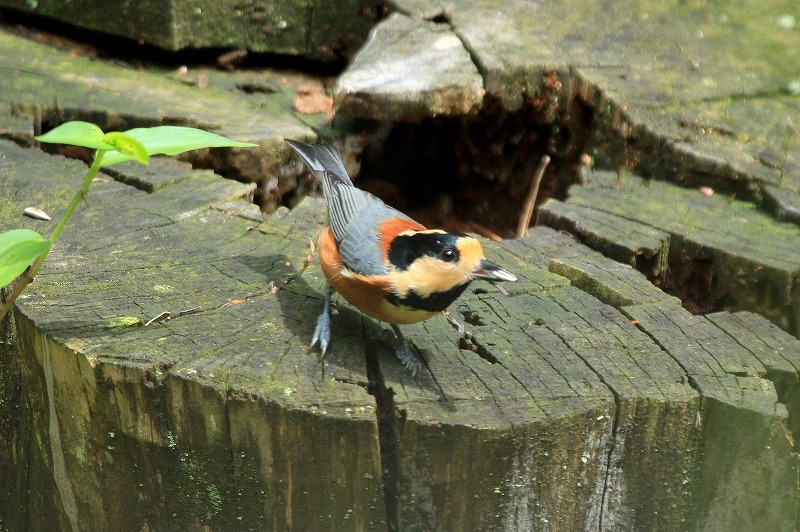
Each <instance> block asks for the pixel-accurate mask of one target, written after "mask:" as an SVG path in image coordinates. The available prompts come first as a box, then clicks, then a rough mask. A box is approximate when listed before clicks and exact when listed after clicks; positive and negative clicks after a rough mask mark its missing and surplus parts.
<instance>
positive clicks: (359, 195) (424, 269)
mask: <svg viewBox="0 0 800 532" xmlns="http://www.w3.org/2000/svg"><path fill="white" fill-rule="evenodd" d="M286 142H287V143H289V145H290V146H291V147H292V148H294V150H295V151H296V152H297V153H298V154H299V155H300V157H301V158H302V159H303V162H305V164H306V166H308V168H309V169H310V170H311V171H312V172H313V174H314V177H316V179H317V180H318V181H319V182H320V183H321V185H322V192H323V194H324V195H325V199H326V200H327V202H328V218H329V225H330V227H328V228H326V229H325V230H324V231H323V232H322V234H321V235H320V237H319V261H320V264H321V266H322V271H323V273H324V274H325V277H326V278H327V280H328V284H329V286H328V290H327V293H326V296H325V306H324V308H323V309H322V314H321V315H320V316H319V318H318V319H317V326H316V329H315V331H314V336H313V337H312V340H311V347H313V346H314V345H315V344H316V343H317V342H319V346H320V349H321V350H322V356H325V351H326V350H327V348H328V343H329V342H330V338H331V332H330V304H331V297H332V295H333V291H334V290H336V291H337V292H339V293H340V294H341V295H342V296H344V298H345V299H346V300H347V301H348V302H350V304H352V305H353V306H355V307H357V308H358V309H359V310H361V311H362V312H363V313H364V314H366V315H368V316H371V317H373V318H375V319H378V320H381V321H385V322H388V323H390V324H391V325H392V328H393V329H394V332H395V334H396V335H397V338H398V339H399V340H400V346H399V348H398V349H397V356H398V357H399V358H400V360H401V361H402V363H403V365H404V366H405V367H406V368H408V369H409V370H411V372H412V373H413V374H416V372H417V369H419V366H420V363H419V361H418V360H417V359H416V357H415V356H414V355H413V354H412V352H411V349H410V348H409V345H408V341H407V340H406V339H405V337H403V335H402V333H401V332H400V329H399V327H398V326H397V325H398V324H404V323H416V322H418V321H421V320H424V319H427V318H430V317H431V316H433V315H435V314H437V313H439V312H441V311H443V310H444V309H446V308H447V307H448V306H449V305H450V303H452V302H453V301H455V299H456V298H457V297H458V296H460V295H461V293H462V292H464V290H465V289H466V288H467V285H469V283H470V281H473V280H475V279H484V280H487V281H516V280H517V278H516V276H515V275H514V274H512V273H510V272H508V271H506V270H504V269H503V268H501V267H500V266H498V265H497V264H495V263H493V262H490V261H488V260H486V257H485V256H484V254H483V248H482V247H481V244H480V242H478V240H476V239H475V238H473V237H471V236H469V235H466V234H464V233H452V232H447V231H442V230H440V229H426V228H425V227H423V226H422V225H420V224H419V223H417V222H415V221H414V220H412V219H411V218H409V217H408V216H406V215H405V214H403V213H401V212H400V211H398V210H396V209H393V208H391V207H389V206H388V205H386V204H385V203H383V202H382V201H381V200H380V199H378V198H377V197H375V196H373V195H372V194H370V193H368V192H365V191H363V190H360V189H358V188H356V187H355V186H353V182H352V181H351V180H350V177H349V176H348V175H347V171H346V170H345V168H344V163H343V162H342V157H341V155H339V152H338V151H337V150H336V148H334V147H333V146H330V145H326V144H303V143H301V142H295V141H292V140H287V141H286Z"/></svg>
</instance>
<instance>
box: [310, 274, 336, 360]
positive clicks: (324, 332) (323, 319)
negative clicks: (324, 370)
mask: <svg viewBox="0 0 800 532" xmlns="http://www.w3.org/2000/svg"><path fill="white" fill-rule="evenodd" d="M332 297H333V288H331V287H330V286H329V287H328V291H327V293H326V294H325V306H324V307H323V308H322V314H320V315H319V318H317V327H316V328H315V329H314V336H312V337H311V345H310V346H309V347H314V345H315V344H316V343H317V342H319V348H320V351H322V354H321V355H320V359H323V358H325V351H327V350H328V343H329V342H330V341H331V298H332Z"/></svg>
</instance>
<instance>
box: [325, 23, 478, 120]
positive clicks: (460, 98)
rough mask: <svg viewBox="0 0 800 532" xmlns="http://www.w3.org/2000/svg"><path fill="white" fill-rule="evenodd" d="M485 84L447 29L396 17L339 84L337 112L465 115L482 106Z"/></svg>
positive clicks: (392, 116) (377, 116)
mask: <svg viewBox="0 0 800 532" xmlns="http://www.w3.org/2000/svg"><path fill="white" fill-rule="evenodd" d="M484 92H485V91H484V90H483V79H482V78H481V76H480V74H479V73H478V69H477V67H476V66H475V64H474V63H473V62H472V58H471V57H470V55H469V52H468V51H467V50H466V49H465V48H464V46H463V45H462V43H461V41H460V40H459V38H458V37H457V36H456V35H454V34H453V32H452V31H451V30H450V28H449V26H446V25H443V24H435V23H433V22H426V21H420V20H415V19H412V18H410V17H407V16H404V15H400V14H397V13H395V14H393V15H391V16H390V17H389V18H388V19H387V20H385V21H384V22H382V23H381V24H379V25H378V26H376V27H375V29H374V30H373V31H372V33H371V34H370V38H369V40H368V41H367V43H366V44H365V45H364V47H363V48H362V49H361V50H360V51H359V52H358V55H356V57H355V58H354V59H353V62H352V63H351V64H350V66H349V67H348V68H347V72H345V73H344V74H343V75H342V76H341V77H340V78H339V80H338V81H337V86H336V103H337V107H338V110H339V112H342V113H345V114H348V115H352V116H358V117H362V118H369V119H371V120H402V121H418V120H421V119H423V118H426V117H430V116H437V115H445V116H447V115H465V114H470V113H473V112H475V111H477V110H478V109H480V107H481V105H482V103H483V95H484Z"/></svg>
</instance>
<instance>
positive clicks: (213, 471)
mask: <svg viewBox="0 0 800 532" xmlns="http://www.w3.org/2000/svg"><path fill="white" fill-rule="evenodd" d="M2 150H3V155H5V157H3V158H2V159H0V160H1V161H2V162H1V163H0V164H2V169H3V174H4V175H5V176H7V177H6V179H5V180H3V182H2V186H3V193H2V196H3V197H11V198H26V199H28V198H33V199H35V198H36V197H37V193H36V191H39V193H38V194H39V195H38V197H40V198H42V201H45V200H44V198H45V196H44V194H42V193H41V191H43V190H47V191H48V194H47V196H48V197H50V198H53V200H52V201H53V202H54V203H53V205H49V204H47V203H45V207H47V208H48V209H50V210H51V211H53V214H54V215H58V214H59V211H58V208H57V207H56V201H55V198H56V197H59V196H63V195H64V194H65V193H66V191H67V190H68V186H69V184H70V183H75V182H77V180H78V179H79V173H80V171H81V169H82V165H81V164H80V163H77V162H74V161H69V160H65V159H63V158H60V157H54V156H47V155H43V154H40V153H39V152H37V151H35V150H23V149H20V148H17V147H14V146H13V145H10V144H3V145H2ZM162 164H164V165H166V166H168V165H169V164H170V163H167V162H164V163H162ZM135 169H136V167H131V168H128V169H127V172H128V173H135ZM180 171H186V172H187V173H186V175H185V176H184V177H183V178H172V179H170V180H168V181H165V182H164V183H163V184H162V186H161V187H160V188H157V189H155V190H153V191H152V192H149V193H148V192H145V191H143V190H140V189H137V188H134V187H131V186H127V185H123V184H119V183H117V182H109V183H100V184H98V185H96V188H95V189H94V190H93V191H92V194H91V195H90V197H89V200H88V203H87V204H86V205H85V206H84V207H83V208H82V209H81V211H80V212H79V213H78V215H77V219H76V220H74V224H73V225H72V226H71V228H70V230H69V231H68V232H67V233H66V235H65V240H64V241H63V242H62V243H60V244H59V245H58V246H57V247H56V248H55V249H54V250H53V257H52V258H51V260H50V261H48V263H47V265H46V267H45V268H44V270H43V271H42V273H41V275H40V276H39V278H38V279H37V282H36V283H34V285H32V286H31V287H30V290H29V291H28V292H26V295H25V297H24V298H23V299H22V300H21V301H20V304H19V310H18V312H17V313H16V319H17V329H18V331H19V337H18V343H17V347H16V350H15V351H14V352H13V355H10V356H11V357H12V360H14V362H15V363H17V364H19V367H20V368H21V375H20V376H19V377H18V378H19V379H21V381H22V382H24V383H25V385H24V387H23V388H21V389H19V392H18V393H19V398H20V406H19V407H18V408H19V410H18V411H17V412H16V413H15V414H14V417H13V418H9V419H10V420H13V422H10V423H9V426H10V427H9V428H11V429H12V430H10V432H9V433H8V436H7V437H6V438H7V439H4V442H5V444H4V446H3V447H4V449H5V451H4V452H5V453H6V454H5V457H4V461H3V463H7V464H8V467H10V468H12V469H11V470H10V471H14V474H13V475H12V474H11V473H10V471H9V475H10V476H9V478H14V479H15V485H17V486H24V485H27V486H31V487H34V488H36V489H35V490H34V491H36V492H39V491H41V493H45V494H47V497H46V498H44V499H40V500H37V501H28V503H27V505H26V506H25V507H24V510H23V509H21V508H19V506H18V505H11V506H9V508H17V510H11V511H10V513H9V514H8V516H7V517H5V519H6V520H8V521H11V522H25V523H27V524H28V525H29V526H31V527H38V528H41V527H45V526H60V527H65V528H69V527H73V528H78V529H81V528H84V527H85V526H86V524H87V523H94V524H96V523H100V524H103V525H104V526H107V527H109V528H120V527H121V528H133V527H136V528H140V527H141V526H144V524H145V523H146V524H147V526H150V527H156V528H159V527H165V526H175V525H176V524H177V525H178V526H199V525H208V526H212V527H223V526H227V527H230V526H250V527H263V526H267V527H277V528H283V527H285V526H288V525H289V524H290V523H291V524H292V526H298V527H302V528H372V527H374V526H376V525H378V526H381V527H382V526H386V523H394V524H395V525H398V526H403V527H410V528H417V527H431V528H459V529H463V528H466V527H470V526H475V527H478V528H495V527H499V526H505V527H508V528H525V527H539V528H555V529H575V528H581V527H591V528H594V527H599V528H613V529H616V528H674V527H680V526H685V527H689V528H691V527H694V526H699V525H700V524H701V523H707V522H709V521H708V519H709V517H707V513H708V512H710V511H712V510H713V511H722V510H726V509H729V508H728V506H725V504H723V502H721V501H722V499H720V497H722V495H723V494H726V493H733V492H735V490H736V489H737V488H735V486H734V484H735V483H737V482H740V481H741V479H742V478H747V477H746V475H747V471H746V469H743V468H745V467H746V465H745V464H746V461H744V460H743V461H741V462H740V463H739V464H738V465H732V466H731V465H728V466H726V467H725V469H724V471H725V473H724V474H723V473H721V472H720V471H721V470H720V464H719V461H720V460H721V459H722V456H724V454H723V452H722V450H721V449H726V448H731V446H735V445H738V443H737V442H734V441H733V440H730V439H726V438H729V436H730V431H732V430H734V431H735V430H740V428H737V427H741V426H742V425H741V423H742V422H741V421H740V420H741V419H748V420H749V423H750V426H752V427H753V430H752V431H751V432H750V433H748V435H747V439H746V441H747V442H749V443H747V446H746V447H745V448H750V449H752V450H753V451H752V452H754V453H755V452H756V451H758V452H757V453H756V454H755V455H754V456H756V457H757V458H758V459H759V460H760V462H761V463H771V464H775V467H779V468H780V471H781V475H777V476H774V478H772V479H771V480H770V481H769V482H770V486H771V487H772V488H774V489H773V490H772V491H770V497H772V499H771V500H770V504H771V505H772V506H766V507H764V508H766V510H764V512H765V513H764V515H766V517H764V516H763V515H762V517H761V519H763V520H765V521H764V522H768V523H772V524H775V525H776V527H777V528H781V526H782V525H784V524H786V523H788V522H793V519H794V515H793V514H792V515H790V510H791V508H792V504H794V503H795V501H796V492H792V491H791V485H790V483H789V480H790V479H792V478H794V480H795V481H796V478H797V474H798V469H797V464H796V463H795V462H796V457H795V455H794V454H793V453H792V452H791V448H790V447H787V446H786V445H780V444H779V443H780V441H784V442H788V441H789V440H788V438H787V436H786V435H787V434H788V430H789V429H788V428H787V413H786V409H785V408H784V407H783V405H782V404H780V403H779V402H778V398H777V395H776V392H775V388H774V387H773V386H772V383H771V382H770V381H768V380H766V379H761V378H759V376H760V375H763V374H764V373H765V372H766V371H767V370H766V368H765V366H764V365H763V364H761V362H760V361H759V360H758V359H757V358H756V357H755V356H753V355H752V354H751V353H750V352H749V351H748V350H746V349H744V348H742V347H741V346H739V344H738V343H737V342H736V340H734V338H736V331H735V330H732V331H731V333H730V335H728V334H726V333H724V332H723V331H722V330H721V329H718V328H716V327H714V326H713V325H712V324H711V322H709V321H708V320H706V319H705V318H701V317H691V316H689V315H688V314H687V313H686V312H685V311H683V310H682V309H681V308H680V306H679V304H678V303H677V302H676V301H675V300H673V299H671V298H667V297H664V296H661V297H654V295H653V294H652V293H648V289H645V288H644V287H646V286H650V285H649V283H647V282H646V280H645V279H644V278H643V277H641V276H639V277H638V281H639V283H640V284H641V287H642V288H640V289H638V290H636V289H629V291H628V292H623V291H621V289H619V288H615V290H617V291H619V292H620V293H626V294H627V295H626V296H625V297H623V298H610V299H608V301H609V302H612V303H614V304H617V305H620V309H619V310H618V309H615V308H613V307H611V306H608V305H606V304H604V303H602V302H600V301H599V300H597V299H595V297H593V296H592V295H590V294H589V293H587V292H585V291H583V290H581V289H579V288H576V287H573V286H569V284H568V281H567V280H566V279H564V278H563V277H560V276H556V275H554V274H552V273H549V272H547V271H546V270H545V269H543V268H542V267H539V266H536V264H542V265H543V266H544V265H546V264H548V262H547V261H548V260H556V261H559V260H560V261H562V263H564V264H570V263H571V264H574V265H579V264H580V263H578V262H576V259H575V258H572V259H569V258H563V259H562V258H559V257H558V255H559V252H561V253H562V254H563V255H565V256H569V255H583V256H584V265H583V266H581V267H582V268H583V269H584V270H586V271H587V272H594V271H595V270H592V269H591V268H590V266H591V265H592V264H593V262H594V263H596V265H601V264H604V262H603V261H607V260H608V259H603V258H602V257H599V256H596V255H593V254H592V253H591V252H589V251H588V250H586V248H583V247H582V246H580V245H579V244H577V243H575V242H574V241H572V240H571V239H569V238H568V237H566V236H564V235H560V234H558V233H555V232H548V231H536V232H533V233H531V235H529V237H528V238H527V239H524V240H520V241H512V242H509V243H508V244H507V245H505V246H503V247H497V246H492V245H487V247H488V250H489V253H490V258H493V259H495V260H498V261H501V262H503V263H504V264H506V265H507V266H508V267H509V268H512V269H515V271H516V272H517V273H519V274H520V275H521V276H522V280H521V282H519V283H517V284H516V285H512V288H513V292H512V293H511V294H510V296H509V297H506V296H503V295H502V294H500V293H499V292H496V291H494V290H489V291H487V289H486V287H483V288H481V287H478V286H476V287H475V289H473V290H470V291H469V293H468V294H466V296H465V297H464V298H462V299H461V300H459V302H458V303H457V304H456V305H454V307H453V309H452V313H453V315H454V316H455V317H457V318H458V319H459V320H463V321H464V322H465V324H466V327H467V329H468V330H469V332H470V334H469V335H468V336H462V335H459V334H458V333H457V332H456V331H455V330H454V329H453V328H452V327H451V326H450V325H449V324H447V322H446V321H445V320H444V319H434V320H430V321H428V322H423V323H422V324H419V325H416V326H409V327H407V328H406V333H407V335H408V338H409V339H410V340H411V341H412V342H413V344H414V345H415V346H416V348H417V349H418V350H419V351H420V355H421V356H422V357H423V359H424V360H425V363H426V365H425V368H423V371H422V372H421V374H420V376H419V377H418V378H416V379H413V378H411V377H410V375H409V374H408V373H407V371H406V370H405V369H404V368H402V366H401V365H400V364H399V363H398V362H397V360H396V359H395V357H394V355H393V353H392V352H391V349H390V346H389V345H388V344H387V343H386V342H384V341H383V340H382V339H381V337H382V333H381V332H380V327H379V326H378V324H376V323H375V322H373V321H372V320H367V319H365V318H363V317H362V316H361V315H360V314H359V313H357V312H354V311H353V309H351V308H350V307H348V306H347V305H345V304H341V305H340V308H339V313H338V315H336V316H335V317H334V321H333V331H334V341H333V344H332V346H331V353H330V355H329V357H328V358H327V359H326V362H325V363H324V364H323V365H322V366H319V365H318V362H317V360H316V355H315V354H314V353H308V352H307V351H306V349H305V347H304V345H306V344H307V342H308V337H309V336H310V334H311V331H312V328H313V324H314V320H315V316H316V313H317V312H318V310H319V305H320V304H321V301H322V298H321V295H320V292H321V289H322V285H323V281H322V277H321V274H320V272H319V270H318V268H317V267H316V266H314V265H312V266H309V267H308V268H307V269H306V268H305V267H304V261H305V260H306V257H307V255H308V254H309V250H310V248H309V244H308V238H309V237H311V236H313V234H314V233H315V232H316V231H317V230H318V227H320V226H319V225H318V222H319V220H321V219H322V209H321V205H320V204H319V202H305V203H303V204H302V205H301V206H300V207H298V208H297V209H295V210H294V211H292V212H283V211H281V212H279V213H278V214H276V215H275V216H272V217H269V218H267V219H265V220H264V222H263V223H262V224H261V225H258V224H257V223H256V222H254V221H253V220H252V219H251V218H249V217H242V216H240V215H239V213H238V210H237V209H236V208H235V206H236V204H235V201H237V200H241V199H245V198H246V197H247V194H248V193H249V191H250V190H251V188H250V187H248V186H246V185H241V184H236V183H232V182H228V181H223V180H221V179H220V178H218V177H216V176H214V175H213V174H211V173H208V172H191V171H188V170H186V169H185V168H184V167H182V166H181V165H180V164H179V163H176V165H175V167H174V168H173V169H171V172H172V173H173V174H174V175H175V176H177V175H178V173H179V172H180ZM59 172H60V173H66V174H67V177H65V178H59V179H58V180H53V178H51V177H49V176H52V175H55V174H56V173H59ZM70 175H71V176H72V177H69V176H70ZM143 179H146V177H144V178H143ZM59 191H61V192H59ZM28 192H30V195H29V194H28ZM231 201H234V204H233V205H231ZM11 205H16V203H12V204H11ZM221 205H227V206H228V208H224V209H223V208H220V206H221ZM242 205H244V204H242ZM231 207H234V208H231ZM19 211H20V209H18V208H11V207H9V208H4V209H3V214H2V218H3V220H5V221H4V222H3V223H4V225H10V224H11V223H14V224H19V223H22V224H27V225H30V226H37V225H38V226H39V227H41V225H40V224H42V223H44V222H36V221H33V220H27V219H26V220H20V216H19ZM256 227H257V228H258V230H256V231H253V230H252V229H253V228H256ZM567 244H570V245H567ZM542 250H544V252H543V251H542ZM545 253H546V254H545ZM592 257H594V258H592ZM587 268H589V269H588V270H587ZM624 272H625V273H622V272H620V273H619V274H617V275H612V276H610V277H605V278H604V277H602V276H598V282H599V283H602V284H606V285H608V286H609V287H615V286H618V285H620V283H628V284H629V285H630V283H633V282H634V279H636V275H637V274H636V273H635V272H633V270H630V269H628V270H624ZM590 274H591V273H590ZM271 283H274V286H276V287H277V288H278V290H274V289H269V287H270V286H273V285H271ZM578 284H580V283H578ZM590 291H592V290H590ZM273 292H274V293H273ZM595 292H596V293H598V294H603V293H606V292H608V290H599V291H595ZM248 294H250V295H249V296H248ZM601 297H602V296H601ZM228 300H231V301H230V304H227V305H226V302H228ZM190 309H193V311H192V312H191V313H189V314H186V315H183V316H181V315H180V311H182V310H183V311H186V310H190ZM163 311H170V312H172V313H173V316H175V318H174V319H172V320H170V321H166V322H162V323H157V324H152V325H150V326H148V327H126V326H125V325H127V324H129V323H131V321H135V320H136V319H139V318H141V319H145V320H147V319H149V318H151V317H153V316H155V315H157V314H159V313H161V312H163ZM632 319H636V320H638V324H636V323H633V322H631V320H632ZM687 320H689V321H687ZM696 320H699V323H700V324H701V326H700V328H697V327H698V326H697V325H696ZM693 324H695V325H693ZM761 326H763V324H761V325H759V324H758V322H754V323H751V324H750V327H755V330H759V327H761ZM750 334H752V333H750ZM773 336H774V333H773ZM780 339H781V341H783V342H784V343H785V342H789V341H790V340H791V339H790V338H788V337H781V338H780ZM693 344H698V345H702V346H705V347H704V349H706V350H708V349H709V346H718V348H719V349H720V350H722V352H717V351H716V350H713V351H708V352H706V351H704V352H702V353H701V352H699V351H697V350H696V349H694V348H692V347H691V345H693ZM790 345H795V346H796V345H797V344H791V343H790ZM715 349H716V348H715ZM798 353H800V349H797V350H796V351H795V352H794V353H793V354H791V355H787V356H789V357H790V358H789V359H790V360H792V361H793V362H794V363H797V364H800V361H798V360H797V356H798ZM7 356H9V355H8V354H7ZM710 363H713V364H716V365H715V366H714V368H716V369H713V368H712V369H709V364H710ZM4 366H5V367H7V365H5V364H4ZM3 377H4V382H8V383H13V382H14V375H13V374H12V373H10V372H4V375H3ZM368 389H369V390H371V391H372V393H373V394H374V395H370V394H368V393H367V390H368ZM698 415H699V416H700V417H701V419H702V422H701V423H699V424H698V422H697V419H698ZM24 419H29V420H30V421H27V422H25V421H23V420H24ZM707 425H708V427H707ZM707 430H712V432H706V431H707ZM781 437H782V438H783V440H780V438H781ZM776 438H778V439H777V440H776ZM726 446H727V447H726ZM12 451H14V452H12ZM731 452H733V449H731ZM742 452H744V451H742ZM748 452H749V451H748ZM740 456H742V457H744V455H740ZM487 457H492V458H487ZM23 460H24V461H23ZM792 475H794V476H792ZM765 482H766V480H765ZM664 486H669V487H671V488H670V489H669V490H667V491H665V488H664ZM732 490H733V491H732ZM108 492H113V493H134V494H138V495H137V496H136V497H135V500H134V501H131V500H128V499H118V498H115V499H113V500H109V499H108V498H107V497H104V496H103V494H105V493H108ZM653 492H658V493H660V496H659V497H652V496H651V495H650V494H651V493H653ZM748 500H749V501H752V503H742V504H740V506H741V511H742V512H751V511H755V509H756V508H762V506H761V505H762V502H763V501H762V500H760V499H759V500H755V499H752V498H751V499H748ZM385 501H386V502H385ZM751 504H752V505H753V506H751ZM720 508H721V509H720ZM718 509H720V510H718ZM17 512H22V513H17ZM734 517H736V518H739V516H738V514H735V515H733V516H731V519H733V518H734ZM240 518H241V520H240ZM715 519H716V517H715ZM93 526H94V525H93Z"/></svg>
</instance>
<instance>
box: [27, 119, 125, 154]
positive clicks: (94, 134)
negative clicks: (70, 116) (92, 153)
mask: <svg viewBox="0 0 800 532" xmlns="http://www.w3.org/2000/svg"><path fill="white" fill-rule="evenodd" d="M104 137H105V133H103V130H102V129H100V128H99V127H97V126H96V125H94V124H90V123H89V122H80V121H74V122H65V123H63V124H61V125H60V126H58V127H55V128H53V129H51V130H50V131H48V132H47V133H45V134H44V135H39V136H38V137H36V140H38V141H39V142H49V143H52V144H69V145H71V146H83V147H85V148H93V149H95V150H113V149H114V146H111V145H110V144H106V143H105V142H104V140H103V138H104Z"/></svg>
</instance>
